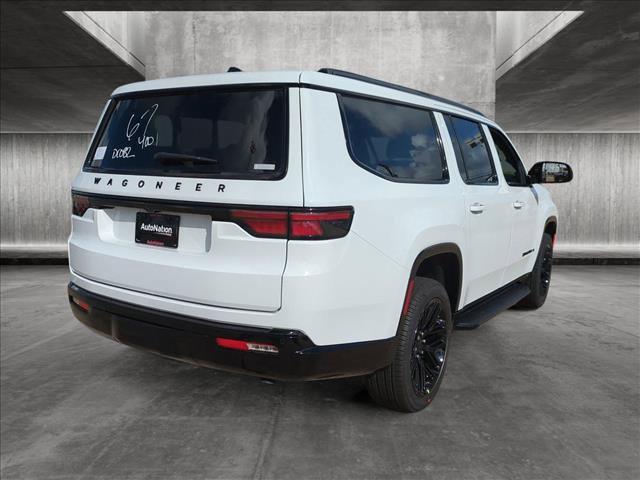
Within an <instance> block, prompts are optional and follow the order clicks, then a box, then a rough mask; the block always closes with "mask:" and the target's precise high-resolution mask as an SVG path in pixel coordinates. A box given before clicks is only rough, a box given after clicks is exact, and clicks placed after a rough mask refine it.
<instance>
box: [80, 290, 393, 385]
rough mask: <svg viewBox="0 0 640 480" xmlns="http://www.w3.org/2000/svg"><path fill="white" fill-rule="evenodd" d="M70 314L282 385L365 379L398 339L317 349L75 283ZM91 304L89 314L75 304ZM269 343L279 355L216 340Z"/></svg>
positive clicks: (273, 332) (160, 349)
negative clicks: (132, 301) (234, 347)
mask: <svg viewBox="0 0 640 480" xmlns="http://www.w3.org/2000/svg"><path fill="white" fill-rule="evenodd" d="M68 293H69V302H70V305H71V310H72V311H73V314H74V315H75V316H76V318H77V319H78V320H80V322H82V323H83V324H85V325H86V326H87V327H89V328H91V329H92V330H95V331H96V332H98V333H101V334H103V335H106V336H107V337H109V338H111V339H113V340H115V341H117V342H120V343H123V344H125V345H130V346H132V347H138V348H141V349H144V350H149V351H151V352H154V353H158V354H160V355H164V356H167V357H171V358H174V359H177V360H182V361H185V362H189V363H194V364H197V365H201V366H205V367H211V368H217V369H221V370H228V371H233V372H240V373H247V374H251V375H256V376H260V377H265V378H273V379H280V380H320V379H326V378H340V377H351V376H357V375H365V374H368V373H372V372H374V371H376V370H379V369H381V368H383V367H385V366H387V365H389V364H390V363H391V360H392V356H393V350H394V345H395V339H394V338H389V339H386V340H375V341H369V342H358V343H347V344H339V345H323V346H317V345H314V343H313V342H312V341H311V340H310V339H309V337H307V336H306V335H305V334H304V333H302V332H299V331H295V330H279V329H267V328H257V327H246V326H242V325H232V324H227V323H220V322H211V321H207V320H200V319H197V318H193V317H187V316H184V315H178V314H173V313H170V312H165V311H160V310H155V309H150V308H147V307H140V306H137V305H133V304H130V303H125V302H121V301H118V300H114V299H111V298H108V297H105V296H102V295H97V294H94V293H91V292H89V291H88V290H85V289H83V288H80V287H78V286H77V285H75V284H74V283H70V284H69V287H68ZM73 298H76V299H78V300H80V301H82V302H84V303H86V304H88V306H89V308H88V311H85V310H83V309H82V308H80V307H79V306H78V305H77V304H76V303H74V302H73ZM218 337H222V338H229V339H235V340H244V341H251V342H256V343H268V344H271V345H274V346H276V347H277V348H278V353H277V354H274V353H262V352H248V351H239V350H232V349H229V348H223V347H220V346H218V345H217V344H216V338H218Z"/></svg>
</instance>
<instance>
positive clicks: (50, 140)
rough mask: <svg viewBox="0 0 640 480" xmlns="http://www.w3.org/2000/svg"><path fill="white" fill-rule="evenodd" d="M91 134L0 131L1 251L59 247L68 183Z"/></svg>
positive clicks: (67, 207) (66, 221) (64, 226)
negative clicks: (20, 248)
mask: <svg viewBox="0 0 640 480" xmlns="http://www.w3.org/2000/svg"><path fill="white" fill-rule="evenodd" d="M90 140H91V134H85V133H68V134H67V133H64V134H62V133H57V134H31V133H26V134H20V133H2V134H0V157H1V158H2V162H0V187H1V188H0V193H1V198H0V219H1V224H2V225H1V228H0V232H1V239H0V240H1V241H0V243H1V244H2V248H3V250H4V249H6V248H7V247H15V246H21V247H30V248H34V249H41V250H46V249H48V248H50V247H51V246H53V247H54V248H53V249H54V250H59V249H61V248H64V244H65V242H66V240H67V237H68V236H69V215H70V214H71V196H70V188H71V181H72V180H73V177H74V176H75V175H76V174H77V173H78V170H79V169H80V166H81V165H82V162H83V160H84V157H85V154H86V149H87V148H88V144H89V141H90Z"/></svg>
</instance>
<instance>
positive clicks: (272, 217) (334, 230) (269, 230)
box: [231, 207, 353, 240]
mask: <svg viewBox="0 0 640 480" xmlns="http://www.w3.org/2000/svg"><path fill="white" fill-rule="evenodd" d="M231 220H233V221H234V222H235V223H237V224H238V225H240V226H241V227H242V228H244V229H245V230H246V231H247V232H249V233H250V234H251V235H253V236H254V237H266V238H288V239H289V240H329V239H333V238H341V237H344V236H345V235H347V233H349V229H350V228H351V222H352V220H353V208H352V207H338V208H295V209H288V210H258V209H256V210H240V209H232V210H231Z"/></svg>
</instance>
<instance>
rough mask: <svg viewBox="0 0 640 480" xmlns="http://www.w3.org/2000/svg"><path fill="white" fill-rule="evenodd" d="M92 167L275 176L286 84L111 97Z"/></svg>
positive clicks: (283, 134)
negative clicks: (114, 99) (123, 97)
mask: <svg viewBox="0 0 640 480" xmlns="http://www.w3.org/2000/svg"><path fill="white" fill-rule="evenodd" d="M115 102H116V103H115V106H114V107H113V108H112V109H111V111H110V115H109V116H108V120H107V122H106V127H105V128H104V129H103V132H102V134H101V137H100V139H99V141H98V143H97V148H95V149H94V150H92V152H91V153H90V156H89V158H88V160H87V163H86V167H88V168H89V169H92V170H98V171H105V172H114V173H125V172H126V173H139V174H147V175H154V174H157V175H175V176H181V175H196V176H212V177H217V176H223V177H224V176H230V177H240V178H245V177H252V178H274V177H277V176H281V175H282V173H283V172H284V169H285V166H286V139H287V129H288V126H287V124H286V108H285V102H286V94H285V91H284V89H272V90H264V89H263V90H253V91H233V92H231V91H226V92H222V91H214V90H209V91H199V92H192V93H188V92H184V93H176V94H170V95H158V94H156V95H153V96H144V97H136V98H129V99H122V100H116V101H115Z"/></svg>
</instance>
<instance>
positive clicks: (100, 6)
mask: <svg viewBox="0 0 640 480" xmlns="http://www.w3.org/2000/svg"><path fill="white" fill-rule="evenodd" d="M602 1H603V0H600V1H598V0H428V1H425V0H2V3H3V4H14V5H17V4H20V5H23V6H27V7H30V6H35V7H37V8H40V9H48V8H55V9H57V10H59V11H67V10H111V11H115V10H138V11H156V10H203V11H206V10H301V11H305V10H306V11H308V10H421V11H428V10H433V11H438V10H453V11H455V10H458V11H460V10H476V11H478V10H494V11H497V10H532V11H533V10H584V9H585V8H590V7H591V5H593V4H598V3H602ZM630 2H631V0H608V1H607V3H608V4H612V5H615V4H625V3H626V4H628V3H630Z"/></svg>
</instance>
